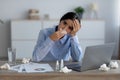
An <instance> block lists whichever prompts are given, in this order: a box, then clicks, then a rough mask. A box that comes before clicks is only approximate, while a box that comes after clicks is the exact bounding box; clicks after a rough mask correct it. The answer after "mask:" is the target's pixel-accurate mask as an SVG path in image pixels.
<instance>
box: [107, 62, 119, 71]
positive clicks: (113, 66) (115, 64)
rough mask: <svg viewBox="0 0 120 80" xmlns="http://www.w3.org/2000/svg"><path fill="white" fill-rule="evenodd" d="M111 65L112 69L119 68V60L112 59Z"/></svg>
mask: <svg viewBox="0 0 120 80" xmlns="http://www.w3.org/2000/svg"><path fill="white" fill-rule="evenodd" d="M109 67H110V68H112V69H117V68H118V67H119V65H118V63H117V61H111V62H110V64H109Z"/></svg>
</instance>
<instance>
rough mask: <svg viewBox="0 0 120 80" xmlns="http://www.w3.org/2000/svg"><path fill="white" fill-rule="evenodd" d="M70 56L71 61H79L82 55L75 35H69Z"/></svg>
mask: <svg viewBox="0 0 120 80" xmlns="http://www.w3.org/2000/svg"><path fill="white" fill-rule="evenodd" d="M71 57H72V59H73V61H81V59H82V57H83V53H82V49H81V47H80V45H79V41H78V39H77V38H76V36H74V37H71Z"/></svg>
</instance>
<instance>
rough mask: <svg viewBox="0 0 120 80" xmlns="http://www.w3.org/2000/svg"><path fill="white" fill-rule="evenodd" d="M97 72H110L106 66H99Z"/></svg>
mask: <svg viewBox="0 0 120 80" xmlns="http://www.w3.org/2000/svg"><path fill="white" fill-rule="evenodd" d="M99 70H100V71H105V72H106V71H108V70H110V68H109V67H107V66H106V64H102V65H101V66H100V68H99Z"/></svg>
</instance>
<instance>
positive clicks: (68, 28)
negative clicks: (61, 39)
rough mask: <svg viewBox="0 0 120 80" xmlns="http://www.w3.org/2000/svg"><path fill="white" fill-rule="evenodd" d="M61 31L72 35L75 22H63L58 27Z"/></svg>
mask: <svg viewBox="0 0 120 80" xmlns="http://www.w3.org/2000/svg"><path fill="white" fill-rule="evenodd" d="M60 29H62V30H65V31H66V32H67V33H70V32H71V31H72V30H73V21H72V20H70V19H66V20H62V21H61V22H60V23H59V25H58V30H60Z"/></svg>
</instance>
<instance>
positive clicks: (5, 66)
mask: <svg viewBox="0 0 120 80" xmlns="http://www.w3.org/2000/svg"><path fill="white" fill-rule="evenodd" d="M0 69H1V70H10V65H9V64H8V63H5V64H3V65H2V66H0Z"/></svg>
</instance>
